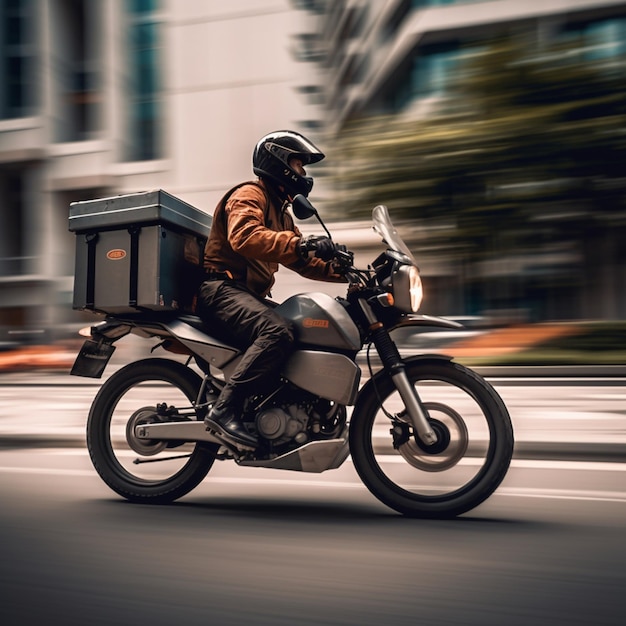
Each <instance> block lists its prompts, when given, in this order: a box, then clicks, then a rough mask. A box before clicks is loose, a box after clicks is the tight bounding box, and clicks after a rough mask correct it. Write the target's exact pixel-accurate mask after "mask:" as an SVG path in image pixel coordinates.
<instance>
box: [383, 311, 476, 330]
mask: <svg viewBox="0 0 626 626" xmlns="http://www.w3.org/2000/svg"><path fill="white" fill-rule="evenodd" d="M407 326H421V327H423V326H435V327H438V328H454V329H456V330H458V329H460V328H464V326H463V324H460V323H459V322H455V321H454V320H449V319H446V318H445V317H434V316H433V315H416V314H409V315H402V316H401V317H399V318H398V319H397V320H396V321H395V323H394V325H393V327H392V328H390V329H389V330H395V329H396V328H406V327H407Z"/></svg>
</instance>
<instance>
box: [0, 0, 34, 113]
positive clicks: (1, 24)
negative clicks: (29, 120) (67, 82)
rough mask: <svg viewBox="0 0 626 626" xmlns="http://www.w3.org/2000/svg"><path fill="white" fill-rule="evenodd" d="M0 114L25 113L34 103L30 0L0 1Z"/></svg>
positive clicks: (32, 6) (31, 3) (31, 8)
mask: <svg viewBox="0 0 626 626" xmlns="http://www.w3.org/2000/svg"><path fill="white" fill-rule="evenodd" d="M0 84H1V85H2V89H0V118H4V119H6V118H15V117H26V116H29V115H32V114H33V113H34V107H35V11H34V2H33V0H2V2H0Z"/></svg>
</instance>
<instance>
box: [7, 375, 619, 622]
mask: <svg viewBox="0 0 626 626" xmlns="http://www.w3.org/2000/svg"><path fill="white" fill-rule="evenodd" d="M70 380H71V379H70ZM74 381H76V382H75V384H67V383H68V379H67V378H66V377H62V376H50V375H48V376H40V377H35V376H28V377H27V376H16V377H4V378H2V380H1V381H0V403H1V404H0V406H1V407H2V409H1V412H0V442H2V443H3V445H2V447H1V448H0V498H1V499H2V506H1V509H0V537H1V538H2V548H3V549H2V559H0V624H2V625H3V626H30V625H31V624H41V623H44V622H45V623H48V622H51V623H60V624H61V623H62V624H66V625H72V624H81V626H82V625H83V624H90V625H91V624H103V625H104V624H106V625H109V624H120V625H124V624H133V625H134V624H137V623H141V624H144V623H145V624H153V625H157V626H158V625H166V624H167V625H169V624H181V625H183V624H184V625H195V624H207V623H209V624H260V625H265V624H268V625H269V624H272V625H274V624H279V625H280V624H284V625H288V624H289V625H291V624H299V625H305V626H306V625H309V624H310V625H313V624H338V625H341V624H346V625H347V624H350V625H355V626H356V625H359V626H367V625H370V624H371V625H374V624H376V625H396V624H397V625H400V624H412V625H413V624H428V625H431V624H433V625H438V624H442V625H443V624H463V625H466V624H467V625H473V624H481V625H489V624H493V625H494V626H495V625H498V626H500V625H502V624H507V625H512V626H515V625H520V626H522V625H524V626H526V625H527V624H533V625H534V626H536V625H540V626H543V625H545V626H554V625H561V624H563V625H564V626H565V625H566V624H567V625H568V626H569V625H572V624H574V625H575V624H580V625H583V624H584V625H585V626H586V625H588V624H593V625H594V626H596V625H597V626H605V625H606V626H612V625H616V626H617V625H618V624H619V625H620V626H621V624H623V623H626V594H624V589H625V588H626V569H625V568H624V562H626V532H625V531H624V519H626V463H624V460H625V459H624V450H625V444H626V420H625V412H626V382H625V381H624V380H623V379H597V378H595V379H571V378H568V379H556V378H555V379H551V380H546V379H541V380H536V379H532V380H531V379H522V378H519V377H518V378H514V379H510V378H506V379H504V378H494V379H492V382H493V383H494V384H495V386H496V388H497V389H498V391H499V392H500V394H501V395H502V397H503V398H504V400H505V402H506V404H507V406H508V407H509V411H510V413H511V417H512V420H513V424H514V428H515V431H516V442H517V443H516V454H515V459H514V461H513V464H512V467H511V469H510V471H509V473H508V475H507V477H506V479H505V481H504V483H503V484H502V485H501V487H500V488H499V489H498V490H497V491H496V493H495V494H494V495H493V496H492V497H491V498H490V499H489V500H488V501H487V502H485V503H484V504H482V505H481V506H480V507H478V508H477V509H475V510H474V511H472V512H470V513H468V514H466V515H464V516H463V517H461V518H459V519H457V520H453V521H447V522H441V521H438V522H435V521H420V520H408V519H404V518H402V517H400V516H398V515H396V514H395V513H394V512H392V511H391V510H389V509H387V508H385V507H384V506H383V505H382V504H380V503H378V502H377V501H376V500H375V499H374V498H373V497H372V496H371V495H370V494H369V492H367V490H366V489H365V488H364V487H363V486H362V485H361V484H360V482H359V481H358V478H357V477H356V474H355V472H354V468H353V467H352V465H351V463H350V461H349V460H348V461H347V462H346V463H345V464H344V465H343V466H342V467H341V468H340V469H338V470H333V471H331V472H326V473H324V474H319V475H318V474H313V475H311V474H301V473H298V472H279V471H273V470H263V469H254V468H240V467H237V466H234V465H233V464H226V463H216V465H215V468H214V469H213V470H212V472H211V474H210V475H209V477H208V478H207V479H206V480H205V481H204V482H203V483H202V484H201V485H200V486H199V487H198V488H196V489H195V490H194V491H193V492H192V493H191V494H189V495H188V496H186V497H185V498H183V499H182V500H181V501H179V502H178V503H176V504H174V505H171V506H147V505H144V506H139V505H131V504H128V503H126V502H125V501H123V500H121V499H119V498H118V497H117V496H116V495H115V494H113V493H112V492H111V491H109V490H108V488H107V487H106V486H105V485H104V484H103V483H102V482H101V481H100V479H99V478H98V476H97V475H96V474H95V471H94V470H93V468H92V466H91V464H90V461H89V459H88V456H87V453H86V451H85V449H84V422H85V416H86V413H87V410H88V407H89V404H90V401H91V399H92V397H93V395H94V394H95V392H96V389H97V385H94V384H93V383H92V381H87V380H78V379H74V380H72V382H74Z"/></svg>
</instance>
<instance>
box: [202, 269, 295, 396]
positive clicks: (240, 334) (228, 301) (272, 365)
mask: <svg viewBox="0 0 626 626" xmlns="http://www.w3.org/2000/svg"><path fill="white" fill-rule="evenodd" d="M197 312H198V315H199V316H200V318H201V319H202V321H203V323H204V324H205V325H206V326H207V329H208V330H209V332H210V333H211V334H212V335H214V336H215V337H217V338H219V339H220V340H221V341H224V342H225V343H231V344H232V345H234V346H235V347H237V348H239V349H240V350H242V351H243V352H244V355H243V358H242V359H241V361H240V362H239V364H238V365H237V367H236V368H235V371H234V372H233V373H232V375H231V377H230V380H229V381H228V382H227V384H226V386H225V387H224V390H223V391H222V393H221V394H220V398H219V400H218V402H217V404H218V405H219V406H223V405H224V404H225V403H227V402H229V403H233V404H235V405H237V407H238V408H240V406H241V404H242V403H243V400H244V399H245V398H246V397H248V396H251V395H254V394H256V393H259V392H260V391H262V390H267V386H268V384H271V382H272V381H275V380H276V379H277V377H278V375H279V373H280V368H281V366H282V365H283V363H284V362H285V361H286V360H287V357H288V356H289V355H290V353H291V351H292V350H293V342H294V332H293V327H292V324H291V322H289V321H288V320H286V319H283V318H282V317H281V316H280V315H278V314H277V313H276V312H275V311H274V310H273V307H272V305H271V304H270V303H269V302H267V301H265V300H263V299H261V298H259V297H257V296H256V295H254V294H253V293H252V292H250V291H248V290H247V289H246V288H245V287H243V286H240V285H238V284H237V283H236V282H234V281H230V280H208V281H206V282H204V283H202V285H201V286H200V290H199V293H198V305H197Z"/></svg>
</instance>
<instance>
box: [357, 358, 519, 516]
mask: <svg viewBox="0 0 626 626" xmlns="http://www.w3.org/2000/svg"><path fill="white" fill-rule="evenodd" d="M405 364H406V373H407V376H408V378H409V381H410V382H411V383H412V384H413V385H415V386H416V387H417V389H418V393H419V395H420V398H421V400H422V402H423V403H424V404H425V407H426V409H427V410H428V413H429V416H430V419H431V423H432V425H433V428H434V429H435V431H436V432H437V433H438V437H439V440H440V444H439V445H438V444H435V445H434V446H432V448H431V449H429V448H428V447H427V446H424V445H423V444H422V443H421V441H419V440H418V439H417V438H416V436H415V433H414V432H413V427H412V426H411V425H410V424H409V423H407V419H408V418H407V419H403V414H402V411H403V409H404V405H403V404H402V402H401V400H400V398H399V395H398V394H397V392H396V389H395V385H394V383H393V381H392V379H391V377H390V376H389V375H387V374H386V373H385V372H381V373H379V374H378V375H377V376H376V377H375V378H374V379H372V380H371V381H370V383H368V386H367V388H366V389H364V390H363V391H362V392H361V393H362V395H361V397H360V398H359V400H358V402H357V405H356V407H355V409H354V413H353V416H352V420H351V423H350V451H351V454H352V459H353V462H354V466H355V468H356V470H357V472H358V474H359V476H360V477H361V480H362V481H363V483H364V484H365V485H366V486H367V488H368V489H369V490H370V491H371V492H372V494H374V496H376V497H377V498H378V499H379V500H380V501H381V502H383V503H384V504H386V505H387V506H389V507H391V508H392V509H394V510H396V511H398V512H399V513H402V514H404V515H407V516H411V517H423V518H450V517H455V516H457V515H460V514H461V513H465V512H466V511H469V510H470V509H473V508H474V507H476V506H478V505H479V504H480V503H481V502H483V501H484V500H486V499H487V498H488V497H489V496H490V495H491V494H492V493H493V492H494V491H495V490H496V488H497V487H498V485H499V484H500V483H501V482H502V480H503V478H504V476H505V475H506V473H507V470H508V468H509V465H510V462H511V457H512V455H513V427H512V425H511V419H510V417H509V414H508V411H507V409H506V407H505V405H504V403H503V402H502V400H501V398H500V396H499V395H498V394H497V392H496V391H495V389H494V388H493V387H492V386H491V385H490V384H489V383H488V382H487V381H485V380H484V379H483V378H481V377H480V376H478V375H477V374H476V373H474V372H473V371H471V370H470V369H468V368H466V367H464V366H462V365H459V364H458V363H453V362H451V361H448V360H444V359H438V358H423V357H422V358H420V357H416V358H413V359H408V360H406V361H405ZM381 402H382V404H383V405H384V406H385V408H386V409H387V411H388V412H390V413H394V414H395V416H396V419H394V420H393V421H390V420H389V418H388V417H387V416H386V415H385V413H384V412H383V411H382V409H381ZM391 430H395V435H394V434H393V433H392V432H390V431H391Z"/></svg>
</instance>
